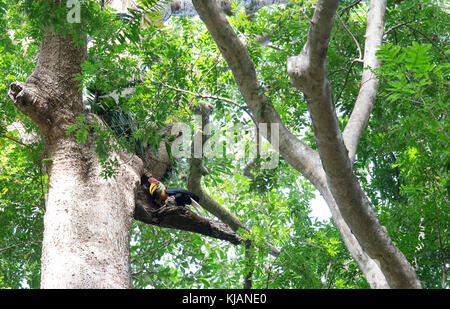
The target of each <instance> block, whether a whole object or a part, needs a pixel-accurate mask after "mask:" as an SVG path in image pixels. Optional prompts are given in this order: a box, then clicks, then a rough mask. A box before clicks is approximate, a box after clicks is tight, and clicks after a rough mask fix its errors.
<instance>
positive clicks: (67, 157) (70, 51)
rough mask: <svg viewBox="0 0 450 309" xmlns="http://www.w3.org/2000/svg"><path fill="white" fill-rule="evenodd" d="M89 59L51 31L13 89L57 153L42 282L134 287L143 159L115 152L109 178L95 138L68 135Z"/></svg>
mask: <svg viewBox="0 0 450 309" xmlns="http://www.w3.org/2000/svg"><path fill="white" fill-rule="evenodd" d="M84 58H85V50H84V48H77V47H76V46H75V45H74V43H73V40H72V37H71V36H70V35H68V36H67V37H63V36H61V35H59V34H56V33H53V32H52V31H50V30H48V29H47V30H46V31H45V37H44V39H43V41H42V46H41V52H40V57H39V61H38V64H37V66H36V68H35V70H34V72H33V73H32V75H30V77H29V78H28V79H27V80H26V82H25V83H13V84H12V85H11V88H10V92H9V95H10V97H11V99H12V100H13V101H14V103H15V105H16V106H17V107H18V108H19V109H20V110H21V111H22V112H23V113H25V114H26V115H28V116H29V117H30V118H31V119H32V120H33V121H34V122H35V123H36V124H37V125H38V126H39V128H40V131H41V136H42V139H43V141H44V144H45V148H46V152H47V153H46V156H47V158H49V159H50V162H49V163H48V166H47V172H48V175H49V192H48V198H47V201H46V211H45V217H44V239H43V251H42V270H41V274H42V277H41V287H42V288H130V287H131V281H130V277H131V275H130V263H129V235H130V229H131V223H132V218H133V212H134V196H135V192H136V189H137V185H138V184H139V181H140V173H141V169H142V161H140V160H139V159H138V158H137V157H130V156H129V155H128V156H125V155H124V154H119V153H117V154H115V156H116V157H117V158H118V160H119V162H120V163H121V164H120V165H121V167H120V171H119V176H118V178H116V179H115V180H110V181H106V180H104V179H103V178H102V177H99V175H100V171H101V169H100V165H99V163H98V161H97V158H96V156H95V151H94V143H93V141H92V140H88V141H87V142H86V143H85V144H80V143H78V142H77V141H76V138H75V137H74V136H73V135H69V136H67V135H66V130H67V129H68V128H69V127H70V126H71V125H72V124H73V123H74V122H75V121H76V117H77V116H79V115H80V114H81V113H82V111H83V104H82V96H81V91H80V90H79V84H78V82H77V81H75V80H74V75H75V74H79V73H81V63H82V62H83V61H84ZM91 121H96V120H95V119H94V118H91Z"/></svg>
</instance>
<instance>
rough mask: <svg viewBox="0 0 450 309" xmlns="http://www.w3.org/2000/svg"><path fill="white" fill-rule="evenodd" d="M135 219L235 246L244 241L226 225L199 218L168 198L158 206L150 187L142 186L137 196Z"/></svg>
mask: <svg viewBox="0 0 450 309" xmlns="http://www.w3.org/2000/svg"><path fill="white" fill-rule="evenodd" d="M135 205H136V207H135V212H134V218H135V219H136V220H139V221H141V222H144V223H147V224H152V225H156V226H160V227H165V228H172V229H177V230H183V231H189V232H193V233H197V234H201V235H205V236H210V237H213V238H217V239H221V240H226V241H229V242H230V243H232V244H234V245H238V244H240V243H241V242H242V241H243V239H242V238H241V237H240V236H239V235H237V234H236V233H235V232H234V231H233V230H232V229H231V228H230V227H229V226H227V225H226V224H224V223H222V222H220V221H216V220H210V219H206V218H203V217H200V216H198V215H197V214H195V213H194V212H192V211H191V210H190V209H189V208H188V207H180V206H177V205H175V201H174V199H173V198H170V197H169V198H168V199H167V201H166V203H165V204H164V205H158V204H157V203H156V202H155V201H154V200H153V199H152V197H151V196H150V194H149V192H148V186H146V185H145V184H141V186H140V187H139V188H138V192H137V194H136V203H135Z"/></svg>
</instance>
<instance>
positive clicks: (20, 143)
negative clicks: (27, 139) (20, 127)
mask: <svg viewBox="0 0 450 309" xmlns="http://www.w3.org/2000/svg"><path fill="white" fill-rule="evenodd" d="M0 137H4V138H7V139H9V140H11V141H13V142H15V143H17V144H19V145H22V146H24V147H27V148H28V149H33V147H31V146H30V145H27V144H25V143H23V142H21V141H19V140H17V139H15V138H12V137H9V136H8V135H6V134H2V135H1V136H0Z"/></svg>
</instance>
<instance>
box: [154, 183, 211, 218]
mask: <svg viewBox="0 0 450 309" xmlns="http://www.w3.org/2000/svg"><path fill="white" fill-rule="evenodd" d="M148 181H149V182H150V195H151V196H153V197H156V198H157V199H158V200H159V201H161V202H164V201H165V200H166V199H167V198H168V197H169V196H173V197H175V203H176V204H177V205H178V206H184V205H192V206H193V207H194V208H195V209H196V210H197V211H198V212H199V213H201V211H202V207H201V206H200V204H199V203H198V201H199V200H200V199H199V198H198V196H197V195H195V194H194V193H192V192H190V191H188V190H184V189H181V188H166V186H165V185H163V184H162V183H161V182H160V181H158V180H157V179H155V178H152V177H151V178H149V179H148Z"/></svg>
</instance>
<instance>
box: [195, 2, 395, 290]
mask: <svg viewBox="0 0 450 309" xmlns="http://www.w3.org/2000/svg"><path fill="white" fill-rule="evenodd" d="M194 5H195V6H196V8H197V10H198V11H199V15H200V18H201V19H202V20H203V22H204V23H205V25H206V26H207V28H208V30H209V31H210V33H211V35H212V37H213V39H214V40H215V42H216V44H217V45H218V47H219V49H220V50H221V53H222V55H223V56H224V58H225V60H226V61H227V63H228V65H229V66H230V68H231V70H232V72H233V74H234V76H235V79H236V82H237V84H238V87H239V90H240V92H241V94H242V95H243V97H244V99H245V101H246V103H247V105H248V106H249V108H250V110H251V111H252V113H253V114H254V115H255V118H256V122H257V123H264V122H266V123H269V122H270V123H278V124H280V143H279V145H280V148H279V151H280V154H281V155H282V156H283V157H284V159H285V160H286V161H287V162H288V163H289V164H291V165H292V166H293V167H294V168H295V169H296V170H298V171H299V172H300V173H302V174H303V176H305V177H306V178H307V179H308V180H309V181H311V182H312V183H313V184H314V185H315V186H316V188H317V189H318V190H319V191H320V192H321V194H322V196H323V197H324V198H325V200H326V201H327V204H328V206H329V207H330V210H331V213H332V215H333V218H334V220H335V223H336V225H337V227H338V229H339V231H340V233H341V234H342V236H343V239H344V242H345V243H346V245H347V248H348V249H349V250H350V252H351V254H352V256H353V257H354V259H355V261H356V262H357V263H358V265H359V266H360V268H361V269H362V271H363V272H364V274H365V276H366V278H367V280H368V281H369V284H370V286H371V287H373V288H386V287H388V285H387V283H386V281H385V278H384V275H383V274H382V273H381V270H380V269H379V267H378V265H377V264H376V263H375V261H374V260H372V259H371V258H369V257H368V255H367V254H366V253H365V252H364V250H363V249H362V248H361V246H360V245H359V243H358V241H357V240H356V238H355V237H354V235H353V234H352V232H351V230H350V228H349V227H348V226H347V223H346V222H345V221H344V219H343V218H342V216H341V214H340V212H339V209H338V207H337V204H336V202H335V201H334V198H333V196H332V194H331V192H330V191H329V189H328V186H327V183H326V177H325V172H324V171H323V168H322V164H321V162H320V159H319V155H318V154H317V152H315V151H313V150H312V149H311V148H309V147H308V146H306V145H305V144H304V143H302V142H301V141H300V140H299V139H298V138H297V137H295V136H294V135H293V134H292V133H291V132H289V131H288V130H287V128H286V127H284V125H283V124H282V123H281V120H280V117H279V115H278V113H277V112H276V111H275V109H274V108H273V106H272V104H271V103H270V101H269V100H268V98H267V97H266V96H265V95H264V93H263V92H260V91H259V89H258V80H257V78H256V71H255V68H254V65H253V63H252V61H251V59H250V56H249V54H248V51H247V49H246V48H245V46H244V45H243V44H242V41H241V40H239V38H238V37H237V35H236V33H235V32H234V31H233V29H232V28H231V26H230V25H229V23H228V22H227V21H226V19H225V18H224V17H223V16H221V14H220V9H219V8H217V7H215V6H214V1H211V2H210V1H201V0H198V1H195V0H194ZM267 135H269V134H267ZM267 135H266V136H265V137H266V138H267Z"/></svg>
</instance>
